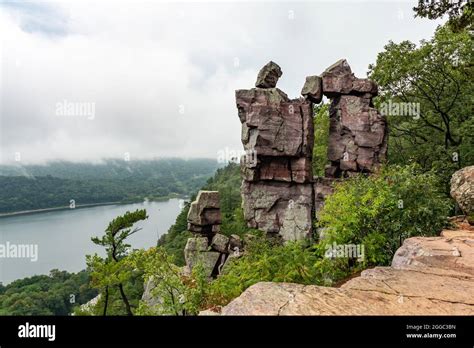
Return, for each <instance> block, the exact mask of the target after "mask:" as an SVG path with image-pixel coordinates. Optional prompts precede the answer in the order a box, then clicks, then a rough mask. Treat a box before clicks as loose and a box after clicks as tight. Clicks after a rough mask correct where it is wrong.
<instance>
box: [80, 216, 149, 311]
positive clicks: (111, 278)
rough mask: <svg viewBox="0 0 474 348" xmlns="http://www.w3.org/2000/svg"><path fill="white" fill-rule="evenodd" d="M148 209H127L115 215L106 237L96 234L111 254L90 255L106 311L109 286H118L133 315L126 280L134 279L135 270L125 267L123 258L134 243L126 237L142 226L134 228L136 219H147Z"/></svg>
mask: <svg viewBox="0 0 474 348" xmlns="http://www.w3.org/2000/svg"><path fill="white" fill-rule="evenodd" d="M147 218H148V216H147V215H146V210H145V209H137V210H136V211H134V212H128V211H127V212H126V213H125V214H124V215H122V216H118V217H117V218H115V219H113V220H112V221H111V222H110V223H109V226H108V227H107V229H106V230H105V235H104V236H102V238H98V237H93V238H91V239H92V242H94V243H95V244H97V245H100V246H103V247H105V251H106V253H107V257H106V258H105V259H103V258H101V257H99V256H97V255H94V256H92V257H88V258H87V261H88V266H89V267H90V268H91V270H92V277H93V279H94V285H95V286H97V287H99V288H102V289H104V312H103V315H106V314H107V307H108V301H109V288H110V287H111V286H117V287H118V289H119V291H120V296H121V297H122V300H123V303H124V305H125V309H126V311H127V315H130V316H131V315H133V312H132V309H131V306H130V302H129V300H128V298H127V296H126V294H125V291H124V286H123V283H124V282H126V281H127V280H129V279H130V277H131V271H130V270H129V269H127V267H123V265H124V262H123V258H124V257H125V256H126V255H127V254H128V252H129V250H130V245H129V244H126V243H125V240H126V239H127V238H128V237H129V236H131V235H132V234H134V233H136V232H138V231H140V230H141V228H132V227H133V225H134V224H135V223H137V222H138V221H141V220H145V219H147Z"/></svg>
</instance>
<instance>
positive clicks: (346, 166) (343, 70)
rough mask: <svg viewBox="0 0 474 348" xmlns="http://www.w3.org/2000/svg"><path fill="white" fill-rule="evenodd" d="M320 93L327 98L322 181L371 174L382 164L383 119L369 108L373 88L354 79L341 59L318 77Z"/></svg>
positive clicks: (371, 105) (385, 147)
mask: <svg viewBox="0 0 474 348" xmlns="http://www.w3.org/2000/svg"><path fill="white" fill-rule="evenodd" d="M322 90H323V93H324V95H325V96H327V97H328V98H331V106H330V108H329V122H330V124H329V145H328V159H329V160H330V161H331V164H330V165H329V166H328V167H327V168H326V177H347V176H351V175H352V174H353V173H356V172H367V173H371V172H373V171H374V169H375V168H376V167H377V166H378V165H379V164H380V163H381V162H382V161H384V160H385V156H386V153H387V132H386V122H385V119H384V118H383V117H382V115H380V113H379V112H378V111H377V110H376V109H375V108H374V107H373V104H372V98H373V97H375V96H376V95H377V85H376V84H375V82H373V81H371V80H368V79H358V78H356V77H354V74H353V73H352V71H351V68H350V67H349V64H347V61H346V60H345V59H342V60H340V61H338V62H337V63H335V64H333V65H332V66H330V67H329V68H328V69H326V71H325V72H324V73H323V74H322Z"/></svg>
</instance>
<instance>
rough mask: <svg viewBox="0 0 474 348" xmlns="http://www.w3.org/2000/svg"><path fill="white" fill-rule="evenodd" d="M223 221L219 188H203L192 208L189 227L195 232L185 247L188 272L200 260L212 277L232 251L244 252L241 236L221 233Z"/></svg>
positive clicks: (186, 271) (216, 273)
mask: <svg viewBox="0 0 474 348" xmlns="http://www.w3.org/2000/svg"><path fill="white" fill-rule="evenodd" d="M221 223H222V219H221V211H220V200H219V192H217V191H199V193H198V195H197V198H196V200H195V201H194V202H192V203H191V206H190V208H189V212H188V230H189V231H191V232H193V233H194V234H195V236H194V237H192V238H189V239H188V241H187V243H186V247H185V248H184V259H185V261H186V266H185V269H184V272H185V274H189V273H190V272H191V270H192V269H193V267H194V266H195V265H196V264H197V263H198V262H199V263H201V264H202V265H203V267H204V269H205V271H206V273H207V275H208V276H209V277H215V276H217V275H218V274H219V273H220V271H221V268H222V267H223V266H224V264H225V262H226V260H227V259H228V256H229V254H230V253H232V255H240V250H241V249H242V242H241V240H240V237H239V236H237V235H232V236H231V237H227V236H226V235H224V234H221V233H219V232H220V225H221ZM239 247H240V249H239Z"/></svg>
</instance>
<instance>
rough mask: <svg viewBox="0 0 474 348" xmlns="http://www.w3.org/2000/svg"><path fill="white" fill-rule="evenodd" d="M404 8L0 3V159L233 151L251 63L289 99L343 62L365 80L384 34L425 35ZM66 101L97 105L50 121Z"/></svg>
mask: <svg viewBox="0 0 474 348" xmlns="http://www.w3.org/2000/svg"><path fill="white" fill-rule="evenodd" d="M412 6H413V4H410V3H406V2H403V3H400V4H398V3H390V4H386V3H373V2H370V3H369V2H362V3H356V4H350V3H341V2H338V3H335V4H331V3H325V2H316V3H309V2H308V3H298V4H291V3H289V4H285V3H279V2H258V3H216V2H211V3H200V2H198V3H179V4H172V3H153V2H149V1H143V2H138V3H136V2H115V1H94V2H83V1H81V2H75V1H64V2H58V3H51V4H49V3H48V7H47V8H45V9H44V11H39V12H35V14H36V17H35V19H34V20H32V15H31V13H30V12H29V11H28V5H27V4H24V5H23V6H22V7H14V6H13V7H12V6H9V7H0V32H1V33H2V37H1V39H0V40H2V41H1V44H2V46H1V47H2V58H3V59H2V75H1V77H0V78H1V91H0V92H1V97H2V101H1V103H2V104H1V112H2V114H1V118H0V122H1V123H0V126H1V130H0V135H1V139H0V141H1V146H2V148H1V158H0V159H1V160H2V161H3V162H7V161H10V160H12V159H13V158H14V154H15V152H20V153H21V155H22V160H23V161H24V162H41V161H45V160H49V159H68V160H96V159H98V158H102V157H122V156H123V153H124V152H129V153H130V154H131V156H132V158H137V157H153V156H181V157H197V156H200V157H216V154H217V151H218V150H221V149H224V148H226V147H228V148H234V149H237V150H238V149H240V148H241V143H240V122H239V120H238V117H237V110H236V108H235V100H234V90H235V89H239V88H251V87H252V86H253V83H254V81H255V78H256V74H257V71H258V69H259V68H260V67H261V66H262V65H263V64H265V63H266V62H267V61H268V60H270V59H271V60H274V61H276V62H277V63H278V64H280V65H281V67H282V69H283V72H284V74H283V77H282V79H281V81H280V83H279V87H280V88H282V89H283V90H284V91H285V92H287V93H288V94H289V95H290V96H293V97H297V96H298V94H299V91H300V88H301V86H302V84H303V83H304V77H305V76H306V75H310V74H318V73H320V72H321V71H322V70H324V68H325V67H327V66H329V65H330V64H331V63H333V62H334V61H335V60H337V59H339V58H341V57H345V58H347V59H348V61H349V63H350V64H351V66H352V68H353V70H354V71H355V72H356V74H358V75H365V72H366V69H367V66H368V64H369V63H372V62H374V61H375V58H376V54H377V52H379V51H381V50H382V48H383V45H384V44H386V43H387V41H388V40H389V39H393V40H395V41H400V40H403V39H410V40H412V41H418V40H420V39H422V38H427V37H429V36H431V34H432V32H433V31H434V28H435V26H436V23H435V22H433V21H428V20H419V19H417V20H414V19H413V18H412V16H413V15H412V12H411V7H412ZM400 9H403V11H404V13H405V16H404V18H403V19H400V16H399V15H397V14H398V13H399V12H398V11H399V10H400ZM289 11H293V12H292V14H293V15H294V18H293V19H291V18H290V12H289ZM45 23H54V25H48V26H45ZM55 31H56V32H55ZM235 58H237V59H238V61H239V63H240V65H239V66H238V67H235V66H234V59H235ZM64 100H67V101H69V102H89V103H95V110H96V114H95V117H94V119H93V120H90V119H88V118H87V117H80V116H77V117H62V116H57V115H56V114H55V107H56V103H58V102H62V101H64ZM183 107H184V113H183V114H182V113H180V108H183Z"/></svg>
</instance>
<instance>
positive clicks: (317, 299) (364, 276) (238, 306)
mask: <svg viewBox="0 0 474 348" xmlns="http://www.w3.org/2000/svg"><path fill="white" fill-rule="evenodd" d="M201 314H203V315H206V314H207V315H209V314H213V313H211V312H209V311H205V312H203V313H201ZM214 314H215V313H214ZM221 315H474V228H473V227H472V226H469V225H468V224H460V225H459V228H458V229H456V230H445V231H443V232H442V233H441V236H439V237H414V238H409V239H407V240H405V242H404V243H403V245H402V247H401V248H400V249H398V251H397V252H396V254H395V256H394V258H393V261H392V265H391V267H375V268H373V269H368V270H365V271H363V272H362V273H361V275H360V276H359V277H357V278H353V279H351V280H349V281H348V282H346V283H344V284H343V285H342V286H341V287H339V288H330V287H323V286H316V285H301V284H292V283H269V282H262V283H257V284H255V285H253V286H251V287H250V288H248V289H247V290H246V291H245V292H244V293H242V294H241V295H240V296H239V297H238V298H236V299H234V300H233V301H232V302H231V303H229V304H228V305H227V306H225V307H224V308H222V311H221Z"/></svg>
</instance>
